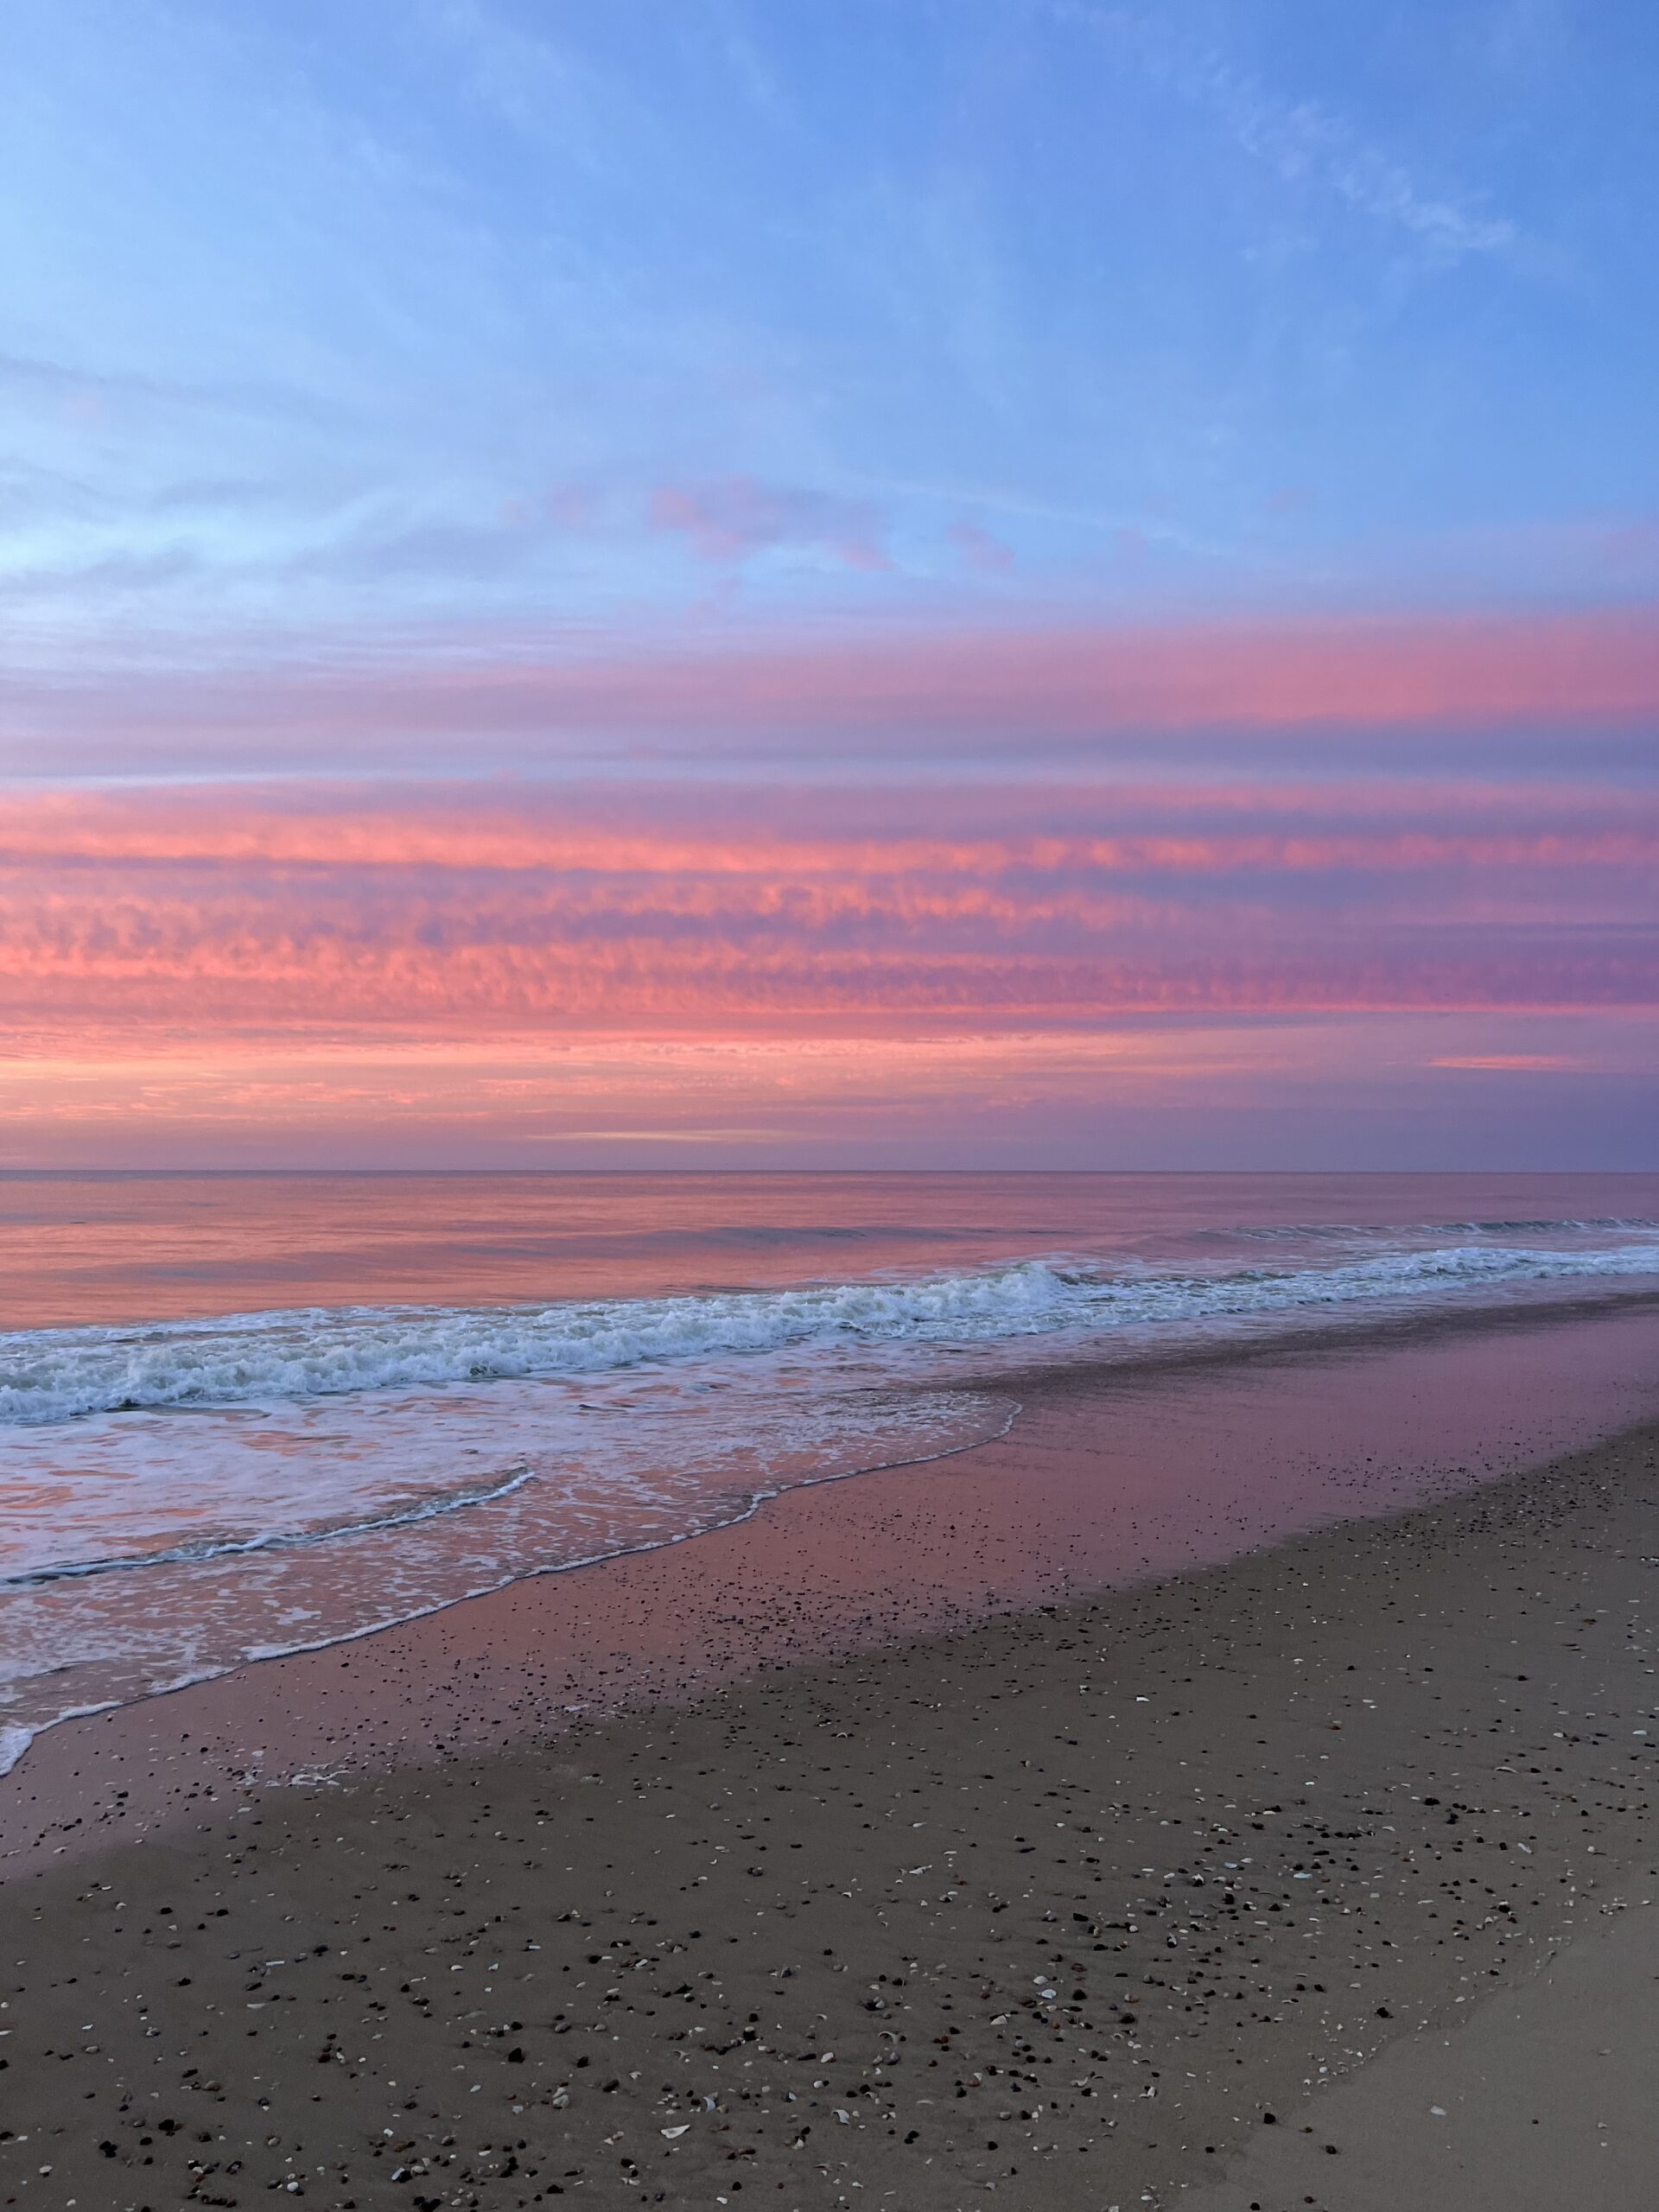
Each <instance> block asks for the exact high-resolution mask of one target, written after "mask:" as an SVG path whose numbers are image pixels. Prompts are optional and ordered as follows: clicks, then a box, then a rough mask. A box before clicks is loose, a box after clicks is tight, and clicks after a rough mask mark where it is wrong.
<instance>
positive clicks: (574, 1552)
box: [0, 1173, 1659, 1769]
mask: <svg viewBox="0 0 1659 2212" xmlns="http://www.w3.org/2000/svg"><path fill="white" fill-rule="evenodd" d="M1656 1287H1659V1177H1638V1176H1615V1177H1591V1176H1535V1177H1524V1176H1455V1177H1454V1176H1443V1177H1437V1176H1376V1177H1338V1176H1225V1175H1217V1176H1156V1175H1124V1176H1114V1175H1093V1176H1091V1175H1070V1174H1057V1175H1043V1174H1027V1175H939V1176H915V1175H897V1174H895V1175H854V1174H847V1175H815V1174H800V1175H729V1174H728V1175H680V1174H666V1173H664V1174H650V1173H645V1174H635V1175H571V1174H545V1175H518V1174H480V1175H450V1174H432V1175H405V1174H398V1175H385V1176H377V1175H359V1174H337V1175H264V1176H232V1175H220V1176H188V1175H108V1176H68V1175H13V1176H9V1177H3V1178H0V1769H3V1767H4V1765H5V1764H9V1763H10V1762H12V1761H14V1760H15V1759H16V1757H17V1756H18V1755H19V1754H20V1753H21V1751H22V1748H23V1747H24V1746H25V1745H27V1743H28V1742H29V1739H30V1738H31V1736H32V1735H33V1733H34V1732H36V1731H37V1730H38V1729H39V1728H40V1727H41V1726H46V1725H48V1724H49V1723H50V1722H51V1721H53V1720H54V1719H60V1718H62V1717H64V1716H66V1715H67V1714H69V1713H75V1712H85V1711H88V1710H92V1709H94V1708H96V1707H99V1706H104V1705H107V1704H111V1703H114V1702H119V1701H122V1700H127V1699H130V1698H133V1697H137V1696H142V1695H145V1694H152V1693H154V1692H155V1691H156V1690H159V1689H163V1688H168V1687H170V1686H173V1685H175V1684H177V1683H181V1682H184V1681H193V1680H199V1679H201V1678H203V1677H204V1676H206V1675H212V1674H214V1673H218V1672H221V1671H223V1670H225V1669H228V1668H230V1667H232V1666H235V1665H238V1664H240V1663H242V1662H245V1661H247V1660H249V1659H251V1658H255V1657H259V1656H267V1655H270V1654H274V1653H277V1652H280V1651H284V1650H294V1649H302V1648H306V1647H310V1646H315V1645H318V1644H324V1643H330V1642H333V1641H336V1640H340V1639H342V1638H346V1637H354V1636H359V1635H362V1634H364V1633H366V1632H368V1631H369V1630H372V1629H374V1628H376V1627H378V1626H380V1625H383V1624H389V1623H391V1622H394V1621H397V1620H403V1619H408V1618H413V1617H414V1616H416V1615H417V1614H420V1613H423V1612H426V1611H432V1610H434V1609H435V1608H437V1607H440V1606H442V1605H449V1604H453V1603H454V1602H455V1601H456V1600H458V1599H461V1598H464V1597H466V1596H467V1595H470V1594H474V1593H476V1592H482V1591H486V1590H489V1589H493V1588H498V1587H499V1586H502V1585H503V1584H505V1583H506V1582H509V1581H512V1580H515V1579H517V1578H518V1577H521V1576H524V1575H527V1574H534V1573H550V1572H556V1571H558V1570H561V1569H566V1568H570V1567H576V1566H579V1565H581V1564H582V1563H584V1562H587V1561H592V1560H598V1559H602V1558H605V1557H607V1556H611V1555H613V1554H617V1553H620V1552H623V1551H627V1550H632V1549H639V1548H645V1547H649V1546H656V1545H661V1544H668V1543H677V1542H683V1541H688V1540H690V1539H693V1538H695V1537H696V1535H698V1534H700V1533H701V1532H702V1531H705V1530H708V1529H713V1528H716V1527H719V1526H722V1525H726V1524H728V1523H729V1522H732V1521H734V1520H735V1519H739V1518H741V1517H743V1516H746V1515H747V1514H749V1513H752V1512H753V1511H754V1510H756V1509H757V1507H758V1506H759V1505H760V1503H762V1502H763V1501H764V1500H765V1499H766V1498H767V1497H771V1496H773V1495H775V1494H776V1493H777V1492H779V1491H782V1490H785V1489H788V1488H791V1487H792V1486H795V1485H797V1484H803V1483H811V1482H823V1481H826V1480H834V1479H840V1478H845V1477H849V1476H851V1475H855V1474H874V1472H875V1471H878V1470H882V1469H897V1468H900V1467H903V1466H906V1465H916V1464H918V1463H922V1462H931V1461H936V1460H938V1459H942V1458H945V1457H948V1456H949V1455H950V1454H952V1453H955V1452H961V1451H963V1449H965V1448H966V1447H968V1446H971V1445H973V1444H976V1443H978V1442H981V1441H982V1440H986V1439H988V1438H989V1437H992V1436H995V1435H998V1434H1001V1433H1004V1432H1005V1431H1006V1430H1007V1427H1009V1425H1010V1423H1011V1422H1012V1421H1014V1419H1015V1418H1016V1416H1017V1412H1018V1389H1017V1387H1016V1385H1015V1383H1014V1381H1013V1380H1012V1378H1014V1377H1015V1376H1017V1375H1018V1374H1019V1373H1020V1371H1021V1370H1029V1369H1030V1368H1032V1367H1033V1366H1034V1365H1039V1364H1052V1363H1068V1362H1081V1361H1087V1362H1098V1361H1102V1360H1107V1361H1114V1362H1117V1363H1128V1364H1131V1365H1132V1364H1134V1363H1137V1362H1141V1363H1144V1362H1146V1361H1147V1360H1148V1359H1154V1358H1157V1359H1163V1358H1166V1357H1169V1356H1170V1355H1171V1354H1172V1353H1179V1352H1180V1351H1184V1350H1188V1349H1192V1348H1194V1347H1197V1346H1199V1345H1205V1346H1209V1347H1211V1348H1214V1347H1217V1346H1222V1347H1224V1346H1225V1345H1226V1344H1228V1343H1229V1342H1230V1341H1235V1340H1236V1341H1238V1342H1240V1343H1243V1342H1249V1343H1251V1344H1260V1343H1262V1341H1263V1340H1267V1341H1269V1342H1272V1341H1277V1340H1278V1339H1280V1338H1283V1339H1285V1340H1287V1341H1290V1340H1296V1339H1306V1338H1307V1336H1308V1335H1309V1332H1311V1331H1313V1330H1315V1329H1317V1330H1319V1331H1321V1332H1325V1333H1326V1334H1329V1333H1330V1332H1331V1330H1332V1325H1336V1327H1337V1329H1338V1332H1340V1331H1341V1330H1342V1329H1344V1328H1345V1329H1349V1330H1354V1329H1358V1328H1361V1327H1363V1325H1364V1324H1365V1323H1366V1322H1367V1321H1368V1320H1370V1321H1375V1320H1376V1319H1383V1318H1392V1317H1396V1316H1400V1315H1405V1314H1414V1313H1416V1314H1424V1315H1428V1314H1433V1313H1437V1312H1442V1311H1446V1312H1462V1313H1477V1312H1478V1311H1480V1310H1481V1309H1483V1308H1496V1307H1499V1306H1515V1305H1517V1304H1527V1303H1532V1304H1536V1303H1539V1302H1541V1301H1546V1300H1559V1299H1560V1298H1562V1297H1563V1296H1567V1297H1570V1298H1572V1299H1573V1300H1576V1301H1582V1300H1586V1299H1592V1300H1603V1301H1612V1300H1618V1299H1619V1298H1620V1297H1621V1296H1624V1297H1628V1296H1630V1294H1633V1293H1642V1292H1644V1291H1650V1290H1652V1289H1654V1288H1656ZM849 1510H857V1509H856V1504H855V1502H853V1501H852V1500H851V1499H850V1497H849Z"/></svg>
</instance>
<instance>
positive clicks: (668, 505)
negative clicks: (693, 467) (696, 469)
mask: <svg viewBox="0 0 1659 2212" xmlns="http://www.w3.org/2000/svg"><path fill="white" fill-rule="evenodd" d="M647 512H648V513H649V515H650V518H651V520H652V524H654V525H655V527H656V528H657V529H658V530H664V531H673V532H676V533H677V534H678V535H679V536H681V537H685V538H687V539H689V541H690V543H691V545H692V547H693V549H694V550H696V552H697V553H698V554H699V555H700V556H702V559H704V560H705V561H715V562H720V563H738V562H741V561H747V560H748V559H750V558H751V557H752V556H753V555H755V554H757V553H764V552H769V551H772V550H775V549H778V548H780V547H781V548H794V549H796V550H804V551H809V552H815V553H820V554H827V555H828V556H829V557H830V558H832V559H834V560H836V561H839V562H841V563H842V564H843V566H845V567H847V568H849V569H887V568H890V567H891V566H892V565H893V564H892V563H891V561H890V560H889V558H888V556H887V548H886V546H885V544H884V543H883V542H882V533H881V525H880V516H879V515H878V513H877V512H876V510H875V509H874V507H873V506H872V505H869V503H868V501H865V500H861V499H839V498H836V496H834V495H833V494H831V493H826V492H812V491H806V490H803V489H801V488H799V487H798V486H790V485H780V484H762V483H760V481H758V480H757V479H755V478H754V477H753V476H724V477H718V478H715V479H713V480H709V481H706V482H703V483H698V484H662V485H659V486H658V487H657V489H656V490H655V491H654V492H653V493H652V495H651V499H650V502H649V505H648V507H647Z"/></svg>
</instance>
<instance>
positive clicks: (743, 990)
mask: <svg viewBox="0 0 1659 2212" xmlns="http://www.w3.org/2000/svg"><path fill="white" fill-rule="evenodd" d="M1656 82H1659V13H1656V11H1655V10H1653V9H1652V8H1651V7H1650V6H1636V5H1632V4H1624V0H1610V4H1602V5H1597V6H1586V5H1583V4H1579V5H1576V6H1574V5H1568V4H1565V0H1435V4H1432V5H1430V4H1419V3H1418V0H1377V3H1376V4H1370V5H1367V6H1364V7H1360V6H1357V5H1353V4H1350V3H1349V0H1228V4H1220V0H1173V4H1166V5H1161V6H1153V5H1141V6H1121V7H1120V6H1112V5H1109V4H1097V3H1096V0H764V4H762V0H603V4H598V0H541V4H531V0H350V3H349V4H347V5H343V6H342V5H340V0H329V4H327V5H323V4H321V0H280V4H278V0H270V3H269V4H254V0H213V4H207V0H8V5H7V6H6V8H5V9H4V10H3V13H0V266H3V267H4V269H5V271H6V281H5V283H4V285H3V287H0V599H3V605H4V609H5V614H6V618H7V622H6V632H5V636H6V645H5V649H4V652H3V658H0V790H3V791H5V794H6V800H5V805H4V808H3V810H0V1038H3V1050H0V1162H3V1163H5V1164H11V1165H31V1164H42V1163H48V1162H51V1161H54V1160H56V1161H64V1162H73V1163H76V1164H81V1165H121V1164H133V1165H137V1164H144V1163H158V1162H159V1163H177V1162H188V1163H191V1164H202V1163H206V1162H210V1161H215V1160H217V1161H219V1162H221V1163H223V1164H232V1163H237V1164H247V1163H251V1162H252V1163H257V1162H265V1163H277V1164H281V1163H284V1162H286V1163H289V1164H299V1163H302V1162H312V1163H315V1162H328V1161H334V1162H337V1163H347V1162H349V1163H354V1164H373V1163H374V1162H377V1161H385V1160H391V1159H394V1158H395V1159H396V1160H398V1161H399V1162H400V1163H402V1164H404V1165H420V1164H423V1163H432V1164H454V1165H466V1164H467V1163H469V1162H470V1163H480V1162H487V1163H490V1164H498V1165H506V1164H511V1163H514V1162H518V1163H524V1162H526V1161H537V1160H540V1161H549V1160H556V1161H560V1162H562V1163H563V1164H567V1165H588V1166H607V1165H614V1164H617V1162H618V1161H619V1160H628V1161H630V1162H632V1163H634V1164H672V1163H674V1162H676V1161H679V1160H689V1159H693V1158H695V1159H697V1160H701V1161H702V1162H704V1163H705V1164H714V1163H715V1162H716V1161H719V1162H722V1163H724V1164H730V1165H754V1164H756V1162H757V1161H766V1162H767V1163H769V1164H774V1165H779V1166H786V1165H791V1164H796V1163H801V1164H811V1163H817V1164H833V1163H839V1164H846V1165H862V1166H870V1165H877V1164H885V1165H889V1166H912V1165H923V1166H925V1165H929V1164H937V1162H938V1160H939V1159H940V1158H941V1157H942V1156H943V1154H942V1147H944V1146H946V1145H948V1146H950V1147H953V1149H952V1150H951V1151H950V1158H951V1159H952V1160H953V1162H954V1164H957V1165H960V1166H967V1165H973V1164H976V1163H978V1164H1004V1165H1010V1166H1018V1165H1022V1164H1028V1163H1030V1162H1032V1161H1034V1160H1043V1161H1046V1162H1048V1163H1049V1164H1052V1165H1060V1164H1065V1165H1071V1166H1160V1165H1161V1166H1206V1165H1208V1166H1306V1165H1310V1164H1314V1163H1318V1164H1321V1165H1325V1166H1390V1165H1391V1166H1475V1165H1500V1164H1501V1165H1504V1166H1610V1165H1613V1164H1622V1165H1626V1166H1651V1165H1654V1164H1655V1153H1654V1143H1655V1132H1656V1130H1659V1111H1656V1103H1655V1102H1656V1077H1659V1028H1656V1023H1655V1019H1654V1017H1655V1014H1656V1012H1659V905H1656V898H1659V892H1656V887H1659V745H1656V741H1655V733H1656V728H1659V498H1656V492H1659V486H1656V480H1655V478H1656V469H1659V458H1656V452H1659V443H1656V440H1655V439H1654V436H1653V420H1652V418H1653V395H1654V392H1655V391H1656V390H1659V374H1656V368H1659V364H1656V360H1655V331H1656V315H1655V287H1656V282H1659V279H1656V256H1655V254H1654V252H1653V250H1652V244H1651V237H1650V232H1651V228H1652V219H1653V216H1652V211H1653V207H1654V204H1655V191H1654V170H1655V166H1656V163H1655V155H1654V151H1653V147H1654V137H1653V130H1652V113H1651V110H1652V87H1653V86H1654V85H1655V84H1656Z"/></svg>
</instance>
